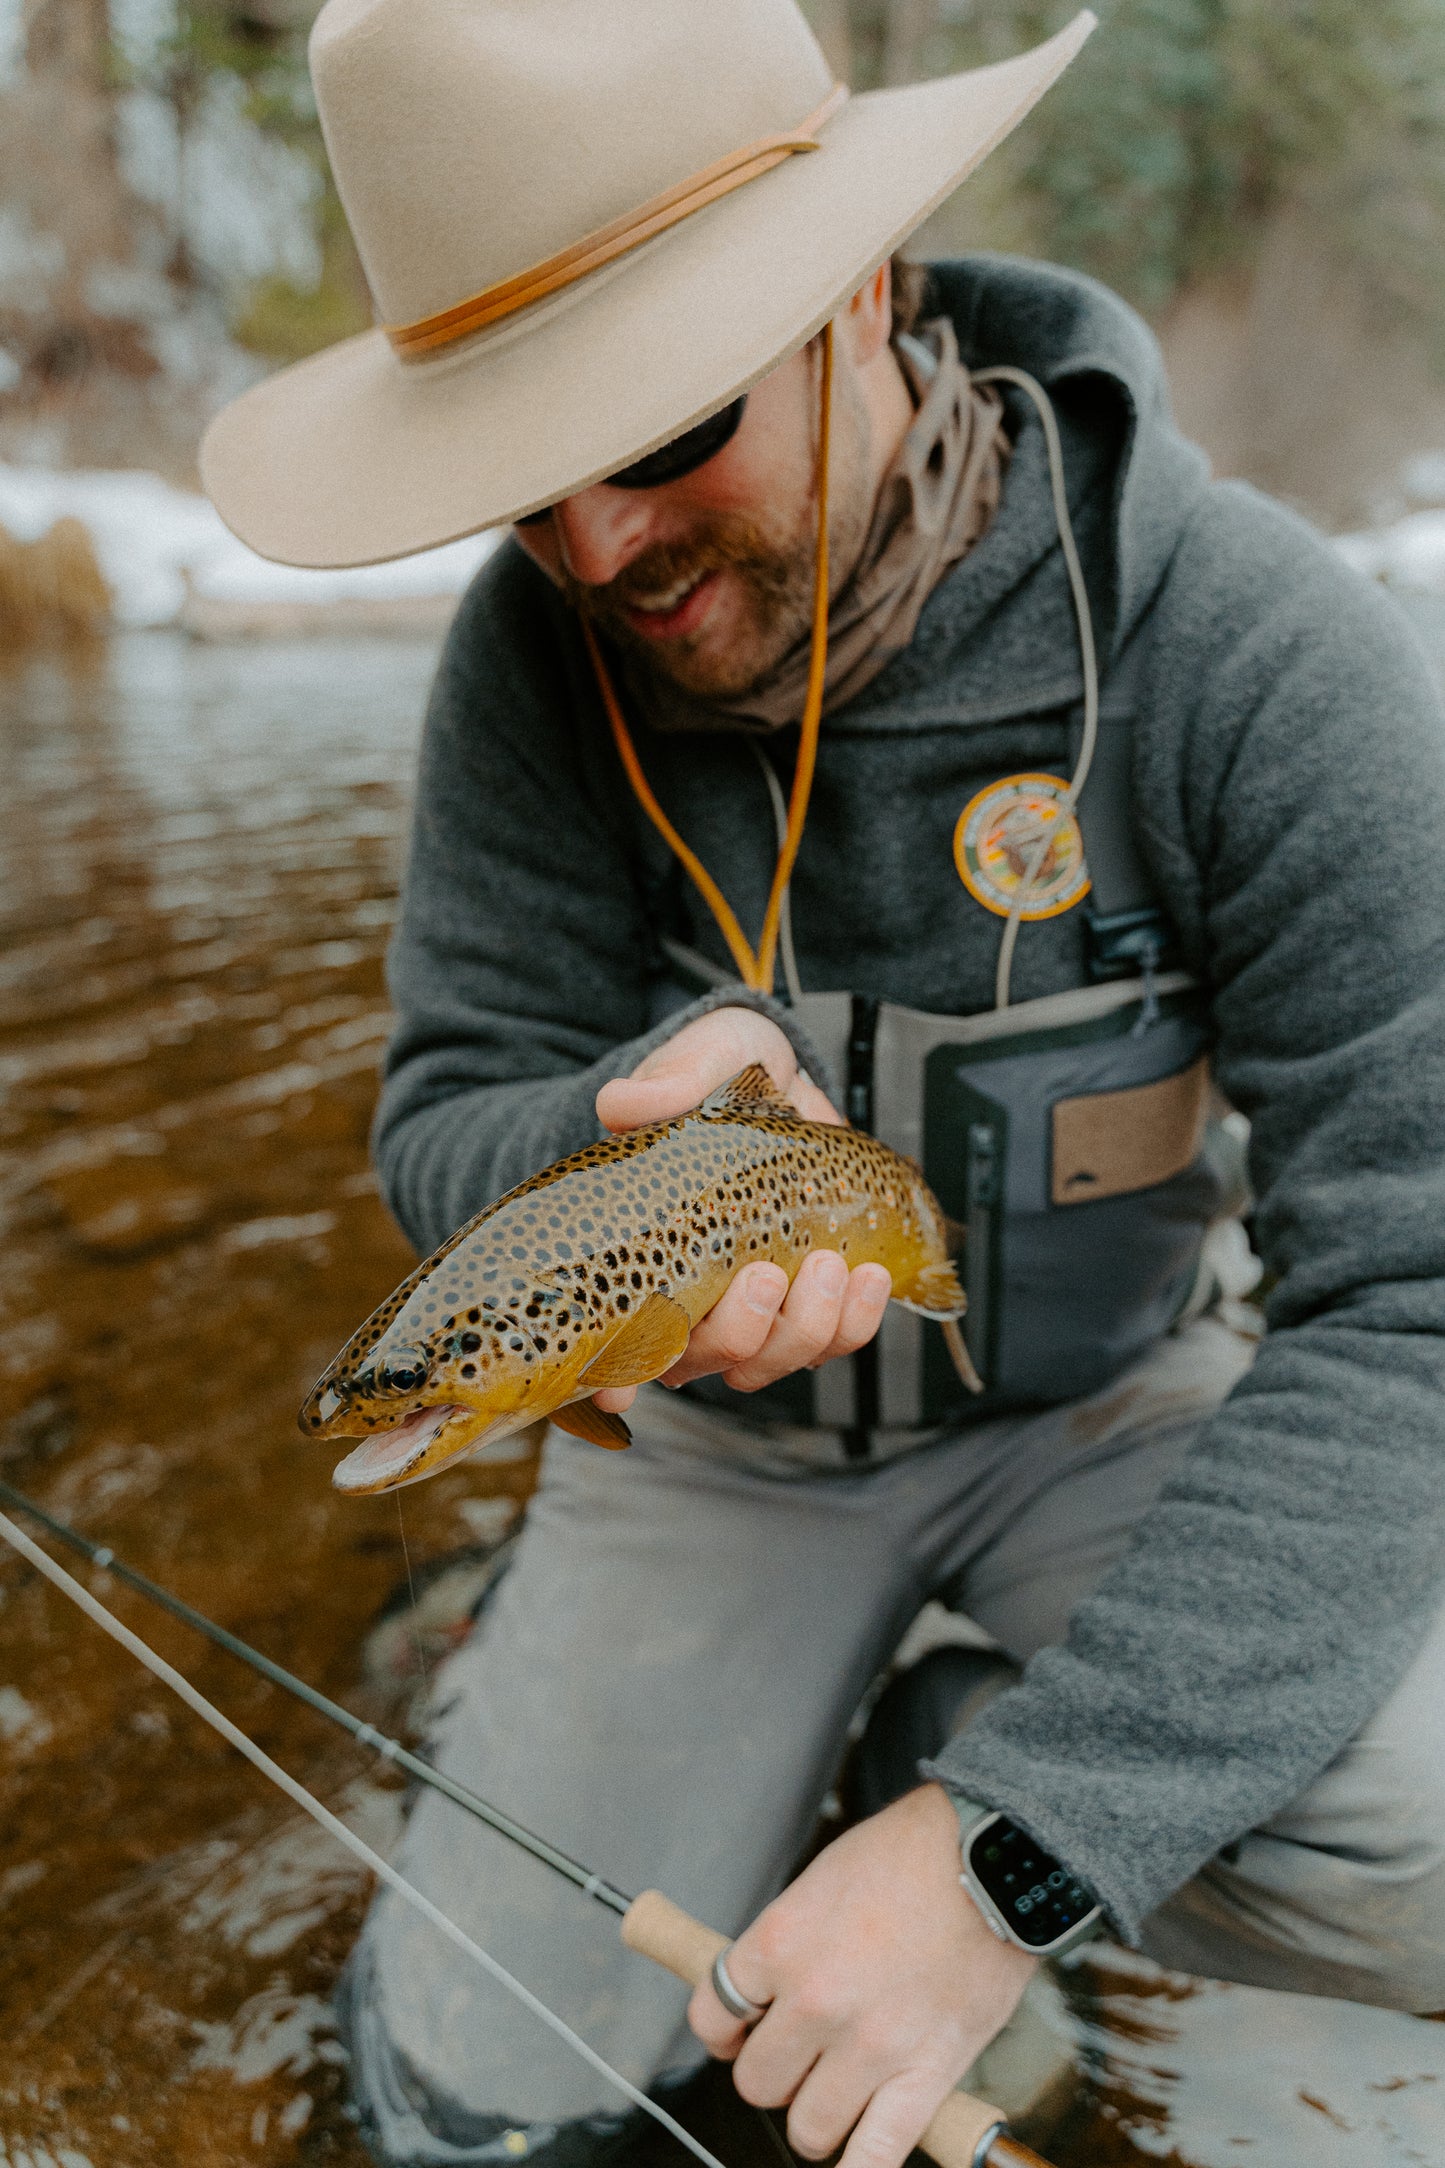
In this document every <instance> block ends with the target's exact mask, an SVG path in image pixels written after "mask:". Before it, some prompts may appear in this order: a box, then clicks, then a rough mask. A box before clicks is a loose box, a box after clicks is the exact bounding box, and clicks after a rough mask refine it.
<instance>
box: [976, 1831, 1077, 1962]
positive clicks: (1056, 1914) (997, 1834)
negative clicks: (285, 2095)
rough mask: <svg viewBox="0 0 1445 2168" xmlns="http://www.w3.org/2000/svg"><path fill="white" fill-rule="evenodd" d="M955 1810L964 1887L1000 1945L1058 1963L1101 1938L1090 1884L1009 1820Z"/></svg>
mask: <svg viewBox="0 0 1445 2168" xmlns="http://www.w3.org/2000/svg"><path fill="white" fill-rule="evenodd" d="M954 1805H955V1806H956V1807H957V1808H958V1809H959V1820H960V1823H961V1824H962V1829H963V1834H962V1845H961V1849H962V1854H963V1872H962V1874H961V1875H960V1876H959V1880H960V1881H961V1882H962V1884H963V1886H964V1888H965V1889H966V1890H967V1891H968V1894H969V1896H970V1897H971V1898H972V1899H973V1901H974V1904H975V1905H976V1906H977V1907H978V1910H979V1911H980V1912H981V1913H982V1915H983V1919H984V1924H985V1926H987V1927H988V1928H989V1929H991V1931H992V1932H993V1933H994V1934H996V1935H997V1936H998V1938H999V1941H1000V1942H1012V1943H1013V1944H1014V1945H1015V1947H1016V1948H1018V1949H1020V1950H1027V1951H1028V1953H1029V1955H1030V1956H1031V1957H1058V1956H1060V1955H1061V1954H1062V1953H1063V1952H1064V1951H1065V1950H1071V1949H1073V1947H1074V1945H1075V1944H1076V1943H1079V1942H1086V1941H1087V1940H1088V1939H1089V1937H1090V1936H1091V1935H1095V1934H1097V1933H1098V1932H1099V1930H1100V1928H1101V1927H1102V1926H1103V1923H1104V1908H1103V1906H1102V1905H1101V1904H1100V1903H1099V1900H1098V1898H1097V1897H1096V1896H1095V1895H1094V1893H1093V1891H1092V1890H1091V1889H1090V1887H1089V1885H1088V1883H1087V1882H1081V1881H1080V1879H1079V1877H1078V1876H1077V1875H1076V1874H1070V1872H1069V1870H1068V1868H1067V1867H1065V1866H1064V1865H1063V1864H1062V1862H1061V1861H1059V1860H1057V1859H1055V1858H1054V1856H1053V1854H1052V1852H1046V1851H1045V1850H1044V1848H1043V1846H1042V1845H1041V1844H1039V1843H1038V1842H1037V1841H1036V1840H1035V1839H1034V1838H1033V1837H1031V1836H1030V1835H1029V1834H1028V1832H1027V1830H1023V1829H1020V1828H1019V1825H1018V1823H1017V1822H1015V1821H1012V1820H1011V1819H1010V1817H1009V1816H1008V1815H1007V1814H998V1813H995V1812H994V1811H993V1810H992V1809H991V1808H988V1807H978V1808H974V1807H973V1805H972V1802H971V1801H967V1800H958V1799H955V1800H954ZM970 1815H971V1816H972V1818H970Z"/></svg>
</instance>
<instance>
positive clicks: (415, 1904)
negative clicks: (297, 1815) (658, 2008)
mask: <svg viewBox="0 0 1445 2168" xmlns="http://www.w3.org/2000/svg"><path fill="white" fill-rule="evenodd" d="M0 1538H3V1539H4V1541H5V1542H6V1543H8V1544H9V1545H10V1547H11V1548H12V1550H15V1551H18V1552H19V1554H20V1556H21V1557H22V1558H23V1559H25V1560H26V1561H27V1562H28V1563H29V1564H30V1565H32V1566H33V1567H34V1568H35V1570H36V1572H37V1573H40V1574H43V1575H44V1577H45V1579H46V1580H47V1581H49V1582H50V1583H51V1584H52V1586H54V1587H55V1588H58V1589H59V1590H60V1592H61V1594H62V1595H64V1596H68V1597H69V1598H70V1600H71V1602H72V1603H73V1604H75V1605H76V1607H77V1608H78V1609H79V1610H81V1611H83V1612H84V1613H85V1615H86V1617H87V1618H89V1619H91V1620H93V1621H94V1623H95V1624H96V1625H97V1626H99V1627H100V1629H101V1631H102V1632H103V1633H107V1634H109V1635H110V1637H111V1639H112V1640H113V1641H118V1642H119V1643H120V1645H121V1647H122V1648H123V1649H126V1650H128V1651H129V1652H130V1654H131V1655H132V1656H134V1657H135V1658H136V1659H137V1661H138V1662H139V1663H142V1664H144V1665H145V1667H146V1669H147V1671H149V1672H152V1673H153V1674H154V1676H155V1677H156V1678H158V1679H160V1680H161V1681H162V1682H163V1683H164V1684H165V1685H166V1686H169V1687H170V1688H171V1690H172V1692H173V1693H175V1694H177V1695H179V1697H180V1699H181V1700H182V1701H183V1702H184V1703H185V1704H186V1706H187V1708H189V1709H192V1710H194V1712H195V1714H196V1715H197V1716H199V1717H201V1718H202V1719H203V1720H204V1722H206V1723H207V1724H209V1725H210V1727H211V1729H212V1730H213V1731H216V1732H219V1733H220V1735H221V1737H222V1738H223V1739H224V1740H225V1741H226V1743H227V1745H228V1746H233V1747H234V1748H235V1749H236V1752H237V1753H238V1754H242V1755H244V1756H245V1758H246V1760H247V1761H248V1762H250V1763H251V1765H252V1767H253V1768H255V1769H259V1770H260V1772H261V1774H262V1775H263V1776H265V1777H269V1778H270V1780H271V1782H272V1783H273V1784H274V1785H275V1786H276V1788H277V1789H278V1791H282V1792H284V1793H285V1795H286V1797H287V1798H288V1799H290V1800H291V1801H292V1802H293V1804H294V1805H296V1806H298V1807H300V1809H301V1811H302V1812H303V1814H309V1815H310V1817H311V1819H312V1821H313V1822H316V1823H319V1825H320V1826H321V1828H322V1829H324V1830H326V1831H327V1833H328V1835H330V1836H332V1837H334V1838H335V1839H336V1841H337V1843H338V1844H340V1845H343V1846H344V1847H345V1848H346V1850H347V1851H348V1852H350V1853H351V1854H352V1856H353V1857H354V1858H356V1859H359V1860H360V1861H361V1863H362V1865H363V1866H365V1867H367V1868H369V1869H370V1871H371V1873H372V1874H374V1875H375V1876H376V1877H377V1879H378V1880H379V1881H382V1882H384V1883H385V1884H386V1885H387V1887H388V1889H392V1890H395V1892H396V1894H397V1896H398V1897H400V1898H401V1900H402V1902H403V1903H404V1904H409V1905H410V1906H411V1907H412V1909H413V1911H416V1912H419V1913H420V1914H421V1915H422V1917H423V1918H424V1919H428V1920H430V1921H431V1923H432V1925H433V1926H434V1927H435V1928H436V1929H437V1930H438V1932H439V1933H441V1934H443V1935H445V1936H446V1938H447V1940H448V1941H449V1942H451V1943H452V1944H454V1945H455V1947H456V1948H457V1949H459V1950H460V1951H461V1952H462V1953H463V1955H464V1956H467V1957H469V1958H471V1960H472V1962H473V1963H474V1964H476V1965H478V1966H480V1968H481V1969H482V1971H483V1972H485V1973H486V1974H487V1976H488V1978H489V1979H492V1980H495V1981H496V1982H497V1984H498V1986H499V1987H503V1988H505V1989H506V1991H507V1993H508V1994H509V1995H512V1996H513V1997H514V1998H515V1999H516V2000H517V2001H518V2002H520V2003H521V2005H522V2007H523V2008H524V2009H526V2010H530V2011H531V2013H532V2015H533V2016H534V2017H536V2018H539V2019H540V2020H541V2022H542V2023H543V2024H544V2025H546V2026H547V2027H548V2028H549V2029H550V2030H551V2031H552V2032H554V2033H555V2034H556V2035H557V2037H558V2039H559V2040H564V2041H565V2042H566V2044H567V2045H568V2047H570V2048H571V2049H573V2051H574V2052H575V2053H576V2054H578V2055H580V2056H581V2058H582V2060H583V2062H585V2063H586V2064H588V2066H589V2067H590V2068H591V2069H593V2070H595V2071H596V2072H597V2074H598V2076H599V2077H601V2078H605V2079H606V2080H607V2082H608V2084H609V2085H612V2086H615V2088H616V2089H617V2091H618V2092H620V2093H621V2094H622V2096H623V2098H624V2099H625V2100H629V2101H631V2102H632V2104H633V2106H634V2107H637V2108H641V2109H642V2110H643V2111H644V2112H645V2113H646V2114H647V2115H650V2116H651V2117H652V2119H653V2121H654V2122H655V2123H659V2124H660V2125H661V2126H662V2128H663V2129H664V2130H666V2131H669V2132H670V2133H671V2134H672V2136H673V2137H674V2138H676V2139H677V2140H678V2141H679V2143H680V2144H682V2145H684V2146H685V2147H686V2148H687V2150H688V2152H689V2153H691V2154H692V2155H693V2156H694V2158H695V2159H697V2160H700V2161H702V2162H703V2163H704V2164H705V2168H722V2162H721V2161H719V2160H718V2159H717V2157H716V2156H715V2155H714V2154H712V2153H709V2152H708V2150H707V2148H706V2146H703V2145H699V2143H698V2141H697V2140H696V2138H694V2137H693V2135H692V2133H691V2132H690V2131H687V2130H684V2129H683V2127H682V2125H681V2123H679V2122H677V2121H676V2119H675V2118H674V2117H672V2116H670V2115H669V2114H668V2112H667V2110H666V2109H665V2108H660V2107H659V2106H658V2104H657V2102H656V2101H655V2100H649V2098H648V2096H647V2095H646V2093H643V2092H640V2091H639V2090H638V2088H637V2087H636V2086H635V2085H633V2084H632V2083H631V2082H630V2080H628V2079H627V2078H624V2077H623V2075H622V2073H621V2071H620V2070H614V2069H613V2068H612V2065H611V2064H610V2063H609V2062H607V2061H605V2060H604V2058H603V2057H602V2056H600V2055H599V2054H598V2053H597V2050H596V2049H595V2048H593V2047H590V2046H589V2045H588V2043H587V2042H586V2041H585V2040H584V2039H583V2038H582V2036H581V2034H580V2033H575V2032H573V2030H572V2028H571V2026H570V2025H569V2024H568V2023H567V2022H566V2020H565V2019H564V2018H560V2017H558V2015H557V2013H556V2011H555V2010H551V2009H549V2008H548V2007H547V2005H546V2003H544V2002H542V2001H541V2000H540V1999H539V1998H538V1997H537V1996H536V1995H534V1994H533V1993H532V1991H531V1989H530V1988H528V1987H524V1986H523V1985H522V1982H521V1981H520V1980H518V1979H517V1978H515V1976H514V1975H513V1974H512V1973H510V1972H508V1970H507V1968H506V1966H505V1965H502V1964H500V1963H498V1961H497V1959H496V1958H495V1957H493V1956H492V1955H491V1953H490V1952H489V1951H487V1950H484V1949H483V1948H482V1946H481V1944H480V1943H479V1942H474V1941H473V1940H472V1938H471V1936H470V1935H469V1934H467V1933H466V1932H465V1930H464V1929H462V1928H460V1927H458V1926H457V1924H456V1922H455V1920H452V1919H449V1918H448V1916H447V1914H446V1913H445V1912H443V1911H442V1910H441V1908H440V1907H439V1906H438V1905H434V1904H433V1903H432V1901H431V1899H430V1898H429V1897H426V1896H424V1895H423V1894H422V1892H421V1891H420V1890H419V1889H418V1888H417V1887H416V1884H415V1883H414V1882H408V1880H407V1879H406V1876H405V1875H403V1874H400V1873H398V1871H397V1869H396V1868H395V1867H393V1866H392V1864H391V1862H390V1861H389V1860H385V1859H383V1858H382V1856H381V1854H380V1853H379V1852H374V1851H373V1850H372V1848H371V1846H370V1845H369V1844H367V1843H366V1842H365V1841H364V1839H362V1838H361V1837H358V1836H357V1835H356V1833H355V1831H354V1830H351V1829H348V1827H347V1825H346V1823H345V1822H343V1821H342V1820H341V1818H340V1817H339V1815H335V1814H333V1813H332V1812H331V1809H330V1808H329V1807H323V1806H322V1804H321V1801H320V1800H319V1799H317V1798H315V1797H314V1796H313V1795H312V1794H311V1793H310V1792H309V1791H307V1789H306V1787H305V1785H304V1784H299V1783H298V1782H297V1780H296V1779H295V1777H293V1776H292V1775H291V1774H290V1773H289V1772H288V1771H287V1770H285V1769H283V1768H282V1767H281V1765H280V1763H279V1762H274V1761H272V1759H271V1757H270V1755H269V1754H267V1753H266V1752H265V1751H264V1750H263V1749H262V1748H261V1747H259V1746H257V1744H256V1742H255V1740H254V1739H252V1738H250V1737H249V1736H248V1735H247V1733H245V1732H244V1731H242V1730H241V1729H240V1728H239V1727H238V1726H237V1725H235V1724H233V1723H232V1722H231V1720H230V1718H229V1717H228V1716H223V1715H222V1714H221V1711H220V1710H219V1709H218V1708H216V1706H215V1704H214V1703H213V1702H209V1701H207V1699H206V1697H205V1695H204V1694H202V1693H201V1692H199V1690H198V1689H197V1688H196V1687H194V1686H192V1684H191V1682H190V1680H189V1679H187V1678H185V1677H184V1676H183V1674H182V1673H181V1672H179V1671H177V1670H176V1669H175V1668H174V1666H173V1665H171V1664H168V1663H167V1662H166V1660H165V1658H164V1657H163V1656H161V1655H159V1654H158V1653H157V1652H156V1650H154V1649H153V1648H152V1647H151V1646H150V1643H149V1642H147V1641H142V1640H141V1638H140V1635H139V1634H135V1633H132V1632H131V1630H130V1628H129V1627H128V1626H125V1625H123V1624H122V1623H121V1621H120V1620H119V1619H118V1618H117V1617H116V1616H115V1614H114V1612H112V1611H109V1610H107V1608H106V1606H105V1605H104V1604H103V1603H100V1602H99V1601H98V1600H97V1599H96V1598H95V1597H94V1596H92V1595H91V1593H90V1591H89V1589H87V1588H83V1587H82V1586H81V1584H80V1582H79V1581H77V1580H76V1579H75V1578H74V1576H73V1575H72V1574H69V1573H67V1572H66V1571H65V1568H64V1567H63V1566H58V1565H57V1564H56V1563H55V1561H54V1559H53V1558H51V1557H49V1555H48V1554H47V1553H46V1552H44V1551H42V1550H41V1548H40V1546H39V1544H38V1543H32V1542H31V1540H30V1538H29V1536H27V1535H26V1534H25V1533H24V1531H23V1529H19V1528H17V1527H16V1526H15V1523H14V1522H13V1521H12V1520H10V1519H9V1518H8V1517H7V1516H6V1515H5V1514H3V1513H0Z"/></svg>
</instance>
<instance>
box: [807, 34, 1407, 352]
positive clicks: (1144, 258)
mask: <svg viewBox="0 0 1445 2168" xmlns="http://www.w3.org/2000/svg"><path fill="white" fill-rule="evenodd" d="M807 4H808V0H805V5H807ZM839 5H843V6H845V7H846V12H847V27H848V30H849V32H850V36H849V39H848V42H847V47H846V51H847V54H848V56H849V57H850V58H851V60H852V64H853V79H854V81H855V83H857V84H858V85H859V86H860V87H862V86H868V85H872V84H877V83H883V82H897V81H901V80H906V79H908V78H909V77H916V76H918V75H922V74H930V73H936V72H939V71H940V70H942V69H945V68H955V67H964V66H969V65H972V64H976V63H978V62H981V61H988V60H999V59H1003V58H1004V57H1006V56H1007V55H1008V54H1010V53H1014V52H1018V51H1021V50H1022V49H1023V48H1024V47H1025V46H1028V45H1031V44H1034V43H1036V42H1037V41H1038V40H1039V39H1041V38H1044V37H1047V36H1048V35H1049V34H1050V33H1051V32H1052V31H1054V30H1056V29H1058V28H1059V27H1060V26H1061V25H1062V24H1063V23H1064V22H1066V21H1067V20H1068V19H1069V17H1070V16H1071V15H1072V14H1073V13H1074V11H1075V10H1074V6H1073V4H1072V0H832V6H831V11H830V12H832V13H833V14H836V11H837V7H838V6H839ZM1094 5H1095V8H1096V11H1097V13H1098V14H1099V15H1100V17H1101V25H1102V27H1101V29H1100V30H1099V32H1098V33H1097V34H1096V36H1095V37H1094V38H1092V39H1091V40H1090V42H1089V44H1088V45H1087V46H1086V47H1085V49H1084V51H1083V53H1082V54H1081V56H1080V58H1079V59H1078V60H1077V61H1076V62H1075V64H1074V66H1073V67H1072V68H1071V69H1070V70H1069V71H1068V73H1067V74H1066V75H1065V76H1064V77H1063V79H1062V81H1061V82H1060V83H1059V84H1058V85H1057V86H1056V88H1055V89H1054V90H1052V91H1051V92H1050V94H1049V96H1048V98H1047V99H1045V101H1044V102H1043V104H1042V105H1041V106H1040V108H1039V110H1038V112H1037V114H1036V115H1034V117H1033V118H1032V119H1031V120H1030V122H1029V124H1028V127H1027V128H1026V129H1024V130H1022V131H1021V132H1020V134H1019V136H1017V137H1016V138H1014V139H1012V140H1011V142H1010V143H1009V144H1007V145H1005V146H1004V149H1003V150H1002V152H1000V153H999V154H997V155H996V158H995V159H994V160H992V161H990V166H989V168H988V182H987V186H986V188H985V189H984V190H983V191H982V192H981V199H982V202H983V205H984V206H985V213H984V224H985V226H986V227H987V228H989V229H990V230H987V231H985V232H984V233H982V234H980V235H979V238H980V239H984V240H989V241H996V242H997V244H998V245H1003V246H1008V245H1011V244H1015V243H1023V244H1024V245H1027V246H1030V247H1032V248H1034V249H1036V250H1037V251H1038V252H1039V253H1040V254H1043V255H1047V256H1052V257H1054V258H1056V259H1057V260H1059V261H1062V262H1065V263H1072V264H1076V265H1078V266H1079V267H1080V268H1081V269H1083V270H1087V271H1091V272H1093V273H1095V274H1096V275H1097V276H1098V277H1100V278H1103V279H1105V280H1107V282H1108V283H1109V284H1110V285H1112V286H1114V287H1116V288H1118V290H1119V291H1120V292H1122V293H1124V294H1126V295H1127V296H1128V297H1129V299H1131V300H1132V301H1134V302H1136V303H1137V304H1138V305H1140V306H1141V307H1143V308H1144V309H1145V310H1147V311H1148V312H1149V313H1150V314H1151V315H1155V316H1157V315H1159V314H1160V313H1161V312H1162V311H1163V310H1164V309H1165V308H1166V307H1167V306H1168V304H1169V303H1170V302H1171V301H1172V300H1173V299H1174V298H1175V296H1176V295H1177V294H1178V293H1179V292H1180V291H1181V289H1182V288H1184V287H1186V286H1187V285H1189V284H1190V283H1191V282H1193V281H1195V280H1197V279H1199V278H1201V277H1207V276H1209V275H1210V274H1213V273H1216V272H1218V271H1221V270H1226V269H1235V268H1238V269H1247V268H1249V266H1250V265H1251V263H1252V260H1253V256H1254V252H1255V250H1256V249H1257V247H1258V245H1259V242H1260V238H1261V235H1262V234H1263V233H1264V231H1265V229H1266V227H1267V225H1268V223H1269V221H1270V219H1271V218H1272V217H1273V216H1274V214H1275V213H1276V212H1278V211H1279V210H1281V209H1282V208H1283V207H1284V206H1286V205H1288V204H1290V203H1291V202H1299V201H1305V202H1308V203H1309V205H1310V207H1311V210H1312V212H1313V213H1314V220H1315V222H1316V223H1317V224H1318V225H1319V226H1320V227H1321V228H1322V229H1323V230H1325V231H1327V233H1328V235H1329V238H1330V242H1331V245H1332V247H1333V248H1334V249H1335V251H1336V252H1337V254H1338V256H1339V258H1340V259H1341V261H1342V262H1347V263H1348V265H1349V268H1350V270H1351V273H1352V275H1353V276H1355V277H1356V278H1357V279H1358V280H1360V281H1362V282H1363V283H1364V285H1365V286H1366V287H1367V288H1368V289H1369V290H1370V291H1371V292H1372V293H1373V295H1374V296H1375V298H1376V300H1377V302H1378V303H1379V304H1380V305H1382V306H1383V307H1385V308H1386V309H1387V310H1388V311H1389V312H1391V313H1392V314H1393V315H1394V316H1396V317H1397V318H1402V317H1409V318H1411V319H1413V320H1414V321H1415V322H1416V323H1417V324H1420V325H1423V326H1424V327H1426V328H1427V329H1428V331H1429V334H1430V336H1431V338H1432V340H1433V341H1434V342H1435V343H1436V344H1437V346H1438V347H1439V349H1440V351H1441V353H1442V355H1445V280H1442V279H1441V277H1440V270H1439V267H1440V263H1441V259H1442V250H1445V0H1371V4H1370V5H1369V6H1368V7H1363V6H1361V5H1360V4H1359V0H1094ZM812 12H813V14H814V17H815V20H818V22H819V27H820V30H821V29H823V28H824V23H823V19H822V18H823V12H824V11H823V10H821V9H820V8H819V7H818V5H817V4H816V0H813V7H812ZM830 27H831V31H832V42H833V47H834V50H838V35H837V27H836V24H833V25H831V26H830Z"/></svg>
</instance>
